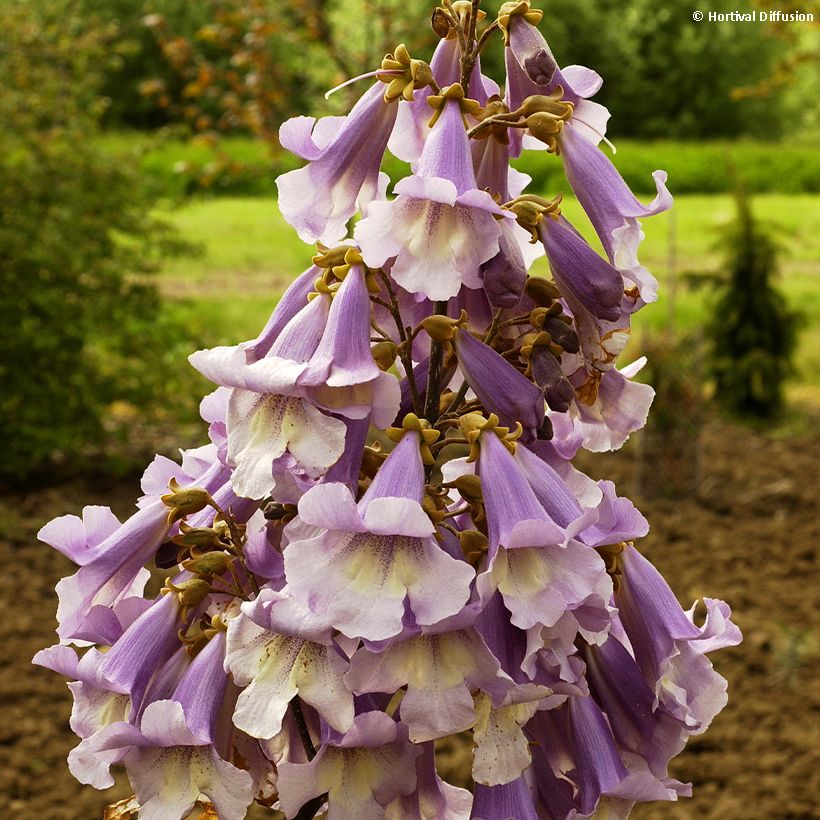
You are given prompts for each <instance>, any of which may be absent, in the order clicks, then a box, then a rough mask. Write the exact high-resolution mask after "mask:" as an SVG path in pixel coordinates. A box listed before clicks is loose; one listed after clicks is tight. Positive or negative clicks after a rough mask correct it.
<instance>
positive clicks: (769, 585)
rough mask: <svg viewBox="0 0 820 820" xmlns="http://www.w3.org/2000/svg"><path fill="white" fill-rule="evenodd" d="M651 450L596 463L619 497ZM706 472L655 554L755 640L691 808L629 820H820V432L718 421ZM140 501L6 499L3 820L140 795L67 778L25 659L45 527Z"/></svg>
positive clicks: (44, 611)
mask: <svg viewBox="0 0 820 820" xmlns="http://www.w3.org/2000/svg"><path fill="white" fill-rule="evenodd" d="M639 449H640V448H639V447H638V446H636V445H631V446H630V447H628V448H627V449H626V452H625V453H623V454H616V455H608V456H603V457H598V458H596V459H594V460H592V461H591V462H590V463H589V464H587V465H585V466H586V467H587V468H588V469H589V470H590V471H591V472H592V473H593V475H600V476H603V475H607V477H614V478H616V479H620V481H619V487H620V488H621V491H622V492H627V491H629V490H633V491H634V484H635V481H634V477H635V474H636V467H637V462H638V458H637V453H638V452H639ZM700 460H701V475H700V486H699V490H698V492H697V493H696V494H694V495H692V496H690V497H688V498H678V499H674V500H672V499H664V498H661V499H654V500H652V499H646V500H643V501H642V502H641V508H642V509H643V511H644V512H645V514H646V515H647V516H648V517H649V519H650V522H651V524H652V533H651V535H650V536H649V537H648V538H647V539H646V541H645V543H644V545H643V546H644V547H645V551H646V552H647V554H648V555H649V557H650V558H651V559H652V560H653V561H654V562H655V563H656V564H657V566H658V567H659V568H660V570H661V571H662V572H663V573H664V575H665V576H666V577H667V578H668V579H669V581H670V583H671V584H672V586H673V588H674V589H675V591H676V592H677V594H678V596H679V597H680V599H681V601H683V602H684V603H685V605H687V606H688V604H689V603H691V601H692V600H693V599H694V598H696V597H700V596H702V595H709V596H712V597H719V598H725V599H726V600H727V601H729V602H730V603H731V605H732V607H733V609H734V613H735V617H736V620H737V622H738V623H739V625H740V626H741V628H742V629H743V631H744V634H745V641H744V643H743V644H742V645H741V646H739V647H737V648H734V649H729V650H724V651H723V652H720V653H718V654H717V655H716V656H715V665H716V667H717V669H718V670H719V671H720V672H721V673H722V674H723V675H725V676H726V677H727V678H728V679H729V682H730V688H729V692H730V701H729V706H728V707H727V709H726V710H725V711H724V712H723V713H722V714H721V715H720V716H719V717H718V718H717V719H716V720H715V722H714V724H713V725H712V728H711V729H710V731H709V732H708V733H707V734H706V735H705V736H704V737H703V738H701V739H695V740H694V741H692V742H691V743H690V745H689V747H688V749H687V751H686V752H685V753H684V754H683V755H681V757H679V758H678V760H677V761H676V762H675V763H674V764H673V767H672V774H673V775H674V776H676V777H678V778H680V779H681V780H691V781H693V783H694V786H695V797H694V798H693V799H692V800H684V801H681V802H680V803H678V804H654V805H650V806H644V807H641V808H639V809H638V810H636V811H635V812H634V814H633V817H636V818H640V819H641V820H660V819H661V818H664V820H666V819H667V818H668V820H684V818H685V819H686V820H690V819H691V818H710V819H711V820H717V818H720V820H741V819H742V820H746V819H747V818H760V820H769V819H770V818H795V819H796V818H816V817H820V809H818V800H819V799H820V798H818V795H820V757H818V748H819V747H820V726H819V724H818V712H820V650H818V642H819V641H820V630H819V629H818V615H817V609H818V606H817V605H818V592H817V590H818V576H817V563H816V549H815V545H816V543H817V541H818V538H820V518H819V517H818V514H817V508H818V504H817V502H818V493H817V472H818V467H819V466H820V435H814V436H811V437H805V436H804V437H800V438H796V437H790V438H773V437H770V436H765V435H763V434H761V433H758V432H754V431H751V430H748V429H744V428H740V427H735V426H728V425H726V424H723V423H712V424H710V425H709V426H708V427H707V428H706V430H705V432H704V435H703V439H702V445H701V459H700ZM644 472H645V471H644ZM136 492H137V482H136V481H124V482H118V483H116V484H113V485H111V484H107V483H106V482H105V481H104V480H103V479H102V478H100V480H98V481H96V482H89V481H85V482H75V483H73V484H70V485H65V486H59V487H53V488H50V489H47V490H42V491H38V492H36V493H27V494H19V495H13V496H6V497H5V498H3V499H0V514H2V521H3V527H2V533H1V534H0V564H1V565H2V566H3V567H4V570H3V572H2V574H0V600H2V602H3V604H4V606H3V613H2V618H0V641H2V643H1V644H0V645H2V647H3V651H2V658H1V659H0V707H1V708H2V720H0V818H2V820H5V818H13V819H14V820H86V818H88V820H97V818H100V817H101V816H102V810H103V807H104V806H105V804H107V803H109V802H113V801H114V800H116V799H119V798H120V797H123V796H125V795H127V794H128V793H129V790H128V787H127V784H126V782H125V780H124V778H123V777H122V776H121V775H120V776H119V777H118V781H117V785H116V786H115V787H113V788H112V789H110V790H109V791H107V792H102V793H101V792H96V791H94V790H93V789H91V788H88V787H82V786H80V785H79V784H77V783H76V782H75V781H74V780H73V779H72V778H71V776H70V775H69V773H68V770H67V767H66V765H65V757H66V754H67V753H68V751H69V749H70V748H71V747H72V745H73V744H74V742H75V739H74V737H73V735H72V734H71V732H70V730H69V729H68V725H67V721H68V715H69V711H70V696H69V693H68V692H67V691H66V689H65V684H64V683H63V682H62V681H61V680H60V679H59V678H58V677H57V676H56V675H54V674H52V673H49V672H47V671H45V670H41V669H38V668H35V667H32V666H30V665H29V661H30V658H31V656H32V655H33V654H34V653H35V652H36V651H37V650H38V649H40V648H41V647H44V646H47V645H49V644H50V643H51V642H52V640H53V632H52V630H53V627H54V616H53V613H54V610H55V598H54V595H53V588H54V584H55V583H56V581H57V580H58V579H59V578H60V577H61V576H62V575H64V574H66V573H67V572H68V571H69V570H70V566H69V563H68V561H67V560H65V559H63V558H62V556H60V555H58V554H57V553H55V552H53V551H51V550H49V549H48V548H46V547H44V546H42V545H39V544H38V543H37V542H36V540H35V537H34V534H35V532H36V531H37V529H38V526H39V525H40V524H41V523H42V522H44V521H45V520H47V519H49V518H51V517H52V516H54V515H59V514H62V513H65V512H77V511H79V509H80V508H81V506H82V505H83V504H87V503H111V504H112V506H113V507H114V509H115V511H116V512H117V513H118V514H122V515H124V514H127V512H128V510H129V508H130V506H131V504H132V503H133V498H134V496H135V494H136ZM442 763H443V764H445V766H446V769H447V774H448V776H449V777H450V778H452V779H454V780H463V779H464V777H465V776H468V772H469V766H468V764H467V763H466V758H465V755H464V754H463V751H462V749H461V748H458V747H456V748H454V749H452V750H451V751H450V752H449V753H447V752H446V750H445V753H444V754H443V756H442ZM465 766H466V770H465ZM254 816H259V815H257V814H256V812H254ZM267 816H269V817H270V816H271V815H270V814H267Z"/></svg>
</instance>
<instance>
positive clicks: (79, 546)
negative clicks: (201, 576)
mask: <svg viewBox="0 0 820 820" xmlns="http://www.w3.org/2000/svg"><path fill="white" fill-rule="evenodd" d="M209 452H211V454H212V455H214V454H213V451H212V450H210V451H209ZM166 461H167V464H165V462H166ZM170 465H173V462H170V461H168V460H164V461H163V462H162V469H163V470H167V469H168V468H169V467H170ZM149 469H150V468H149ZM156 469H157V468H156V467H155V468H154V470H155V471H156ZM146 472H148V471H146ZM173 472H174V477H175V478H176V479H177V481H178V482H179V484H180V485H181V486H182V487H185V486H197V487H201V488H203V489H205V490H207V491H208V492H211V493H215V492H216V491H217V490H218V489H219V488H221V487H222V486H223V485H224V484H225V483H226V482H227V481H228V478H229V471H228V469H227V468H226V467H224V466H223V465H222V464H220V463H219V462H216V463H212V464H210V466H209V468H208V469H207V470H206V471H205V472H204V473H203V474H200V475H199V476H198V477H196V476H193V477H192V476H188V475H185V474H184V472H183V470H182V468H181V467H179V466H176V469H175V470H174V471H173ZM166 474H167V473H166ZM166 490H167V484H166ZM115 520H116V519H115V518H114V517H113V514H111V513H110V512H108V513H106V512H105V511H103V510H102V509H101V508H96V509H94V510H93V511H92V510H89V511H88V513H87V514H86V513H84V515H83V521H80V520H79V519H78V518H77V517H76V516H63V517H61V518H57V519H54V520H53V521H51V522H50V523H48V524H46V526H45V527H43V528H42V529H41V530H40V532H39V534H38V537H39V538H40V539H41V540H43V541H45V542H46V543H47V544H49V545H53V546H55V549H59V550H60V551H61V552H63V554H65V555H67V556H68V557H69V558H72V559H73V560H76V561H77V562H78V563H79V564H80V569H79V570H78V571H77V572H76V573H74V575H71V576H69V577H68V578H63V579H62V580H61V581H60V582H59V583H58V584H57V595H58V597H59V605H58V608H57V621H58V623H59V626H58V627H57V634H58V635H59V636H60V638H62V639H63V640H66V641H68V640H87V641H91V642H94V643H96V642H101V643H111V642H113V641H114V640H116V638H117V637H119V635H120V634H122V624H121V621H120V620H119V618H118V616H117V609H118V607H119V605H120V604H122V603H123V602H124V601H127V600H128V599H129V598H132V597H137V598H139V597H141V595H142V590H143V587H144V585H145V582H146V581H147V579H148V577H149V573H148V571H147V570H146V569H145V568H144V564H146V563H147V562H148V561H150V560H151V559H152V558H153V556H154V554H155V553H156V551H157V549H158V547H159V546H160V544H161V543H162V541H163V540H164V539H165V537H166V535H167V534H168V530H169V527H170V525H169V522H168V507H166V506H165V505H164V504H163V502H162V501H161V500H160V499H159V498H156V497H155V496H148V497H146V498H144V499H143V500H142V501H141V508H140V509H139V510H138V511H137V512H136V513H134V515H132V516H131V517H130V518H129V519H128V520H127V521H126V522H125V523H124V524H122V525H120V526H117V527H116V528H115V527H114V522H115Z"/></svg>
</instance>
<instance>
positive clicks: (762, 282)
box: [707, 187, 799, 419]
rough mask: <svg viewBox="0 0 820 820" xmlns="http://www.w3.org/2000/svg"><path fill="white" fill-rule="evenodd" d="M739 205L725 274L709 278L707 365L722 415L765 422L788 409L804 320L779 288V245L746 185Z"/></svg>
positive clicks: (725, 243)
mask: <svg viewBox="0 0 820 820" xmlns="http://www.w3.org/2000/svg"><path fill="white" fill-rule="evenodd" d="M736 199H737V217H736V218H735V220H734V222H733V223H732V224H731V225H730V226H729V228H728V229H727V231H726V234H725V236H724V237H723V239H722V241H721V247H722V249H723V252H724V255H725V270H724V272H723V274H722V275H720V274H719V275H717V276H712V277H708V279H709V280H710V281H712V282H714V283H716V284H717V286H718V288H719V295H718V298H717V301H716V303H715V305H714V308H713V311H712V315H711V318H710V320H709V322H708V324H707V336H708V339H709V342H710V345H711V350H710V355H709V367H710V370H711V373H712V376H713V377H714V380H715V400H716V401H717V403H718V404H719V405H720V406H721V407H722V408H723V409H724V410H726V411H727V412H729V413H732V414H734V415H737V416H740V417H744V416H746V417H753V418H759V419H767V418H771V417H773V416H775V415H776V414H777V413H778V411H779V410H780V409H781V407H782V405H783V385H784V382H785V380H786V378H787V377H788V376H789V375H791V373H792V369H793V367H792V358H793V356H794V351H795V347H796V344H797V325H798V318H799V317H798V314H796V313H795V312H794V311H792V310H790V309H789V308H788V306H787V305H786V302H785V298H784V296H783V294H782V293H781V292H780V291H779V290H778V289H777V287H776V285H775V282H774V279H775V276H776V274H777V263H778V254H779V245H778V242H777V240H776V239H775V238H774V235H773V232H772V229H771V228H770V227H768V226H767V225H765V224H762V223H761V222H759V221H758V220H757V219H756V218H755V217H754V215H753V213H752V208H751V204H750V200H749V197H748V195H747V194H746V192H745V190H744V189H743V188H742V187H739V188H738V191H737V197H736Z"/></svg>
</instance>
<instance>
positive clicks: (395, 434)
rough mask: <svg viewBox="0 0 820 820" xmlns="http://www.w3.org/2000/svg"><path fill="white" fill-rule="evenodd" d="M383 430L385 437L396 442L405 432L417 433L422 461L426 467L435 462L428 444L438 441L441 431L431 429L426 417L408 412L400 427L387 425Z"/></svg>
mask: <svg viewBox="0 0 820 820" xmlns="http://www.w3.org/2000/svg"><path fill="white" fill-rule="evenodd" d="M385 432H386V434H387V437H388V438H389V439H390V440H391V441H395V442H396V443H398V442H400V441H401V440H402V438H403V437H404V434H405V433H418V440H419V448H420V450H421V460H422V463H423V464H425V465H426V466H428V467H429V466H431V465H433V464H435V463H436V460H435V458H434V457H433V453H432V452H431V450H430V445H431V444H435V442H436V441H438V439H439V436H441V433H440V432H439V431H438V430H433V429H432V427H431V426H430V422H429V421H427V419H420V418H419V417H418V416H417V415H416V414H415V413H408V414H407V415H406V416H405V417H404V418H403V419H402V422H401V427H388V428H387V430H386V431H385Z"/></svg>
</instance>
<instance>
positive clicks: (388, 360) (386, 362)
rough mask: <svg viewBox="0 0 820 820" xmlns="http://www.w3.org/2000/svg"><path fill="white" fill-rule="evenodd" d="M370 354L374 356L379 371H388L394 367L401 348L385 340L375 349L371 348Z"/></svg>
mask: <svg viewBox="0 0 820 820" xmlns="http://www.w3.org/2000/svg"><path fill="white" fill-rule="evenodd" d="M370 353H371V354H372V356H373V360H374V361H375V362H376V364H377V365H378V366H379V370H384V371H387V370H390V368H391V367H393V364H394V363H395V361H396V357H397V356H398V355H399V347H398V345H397V344H396V343H395V342H392V341H390V340H389V339H385V340H384V341H381V342H377V343H376V344H374V345H373V347H371V348H370Z"/></svg>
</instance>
